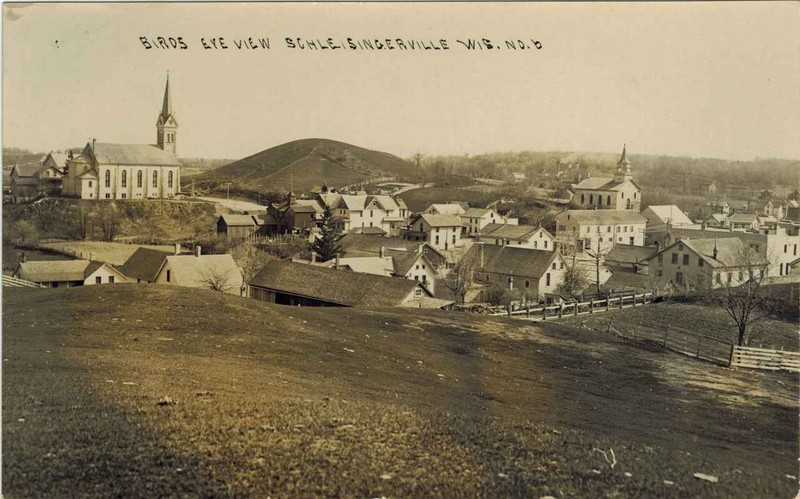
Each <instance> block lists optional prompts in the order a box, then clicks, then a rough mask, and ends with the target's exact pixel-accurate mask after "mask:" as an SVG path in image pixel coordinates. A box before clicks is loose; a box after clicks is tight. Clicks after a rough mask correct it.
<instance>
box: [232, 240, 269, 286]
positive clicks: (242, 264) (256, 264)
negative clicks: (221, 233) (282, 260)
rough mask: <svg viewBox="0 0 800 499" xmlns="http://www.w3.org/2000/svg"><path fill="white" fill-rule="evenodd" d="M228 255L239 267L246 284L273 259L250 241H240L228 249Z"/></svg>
mask: <svg viewBox="0 0 800 499" xmlns="http://www.w3.org/2000/svg"><path fill="white" fill-rule="evenodd" d="M228 253H230V255H231V256H232V257H233V259H234V261H235V262H236V265H238V266H239V270H240V271H241V272H242V277H243V278H244V282H246V283H247V282H250V281H251V280H252V279H253V277H255V276H256V274H258V272H259V271H260V270H261V269H262V268H263V267H264V265H266V263H267V262H268V261H270V260H273V259H274V258H275V257H273V256H272V255H270V254H269V253H267V251H266V250H262V249H259V247H258V246H257V245H256V243H254V242H252V241H241V242H239V243H237V244H235V245H233V246H232V247H231V248H229V249H228Z"/></svg>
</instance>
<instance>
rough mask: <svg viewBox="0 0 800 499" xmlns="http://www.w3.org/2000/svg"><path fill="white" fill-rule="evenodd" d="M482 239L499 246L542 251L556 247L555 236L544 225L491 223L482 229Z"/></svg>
mask: <svg viewBox="0 0 800 499" xmlns="http://www.w3.org/2000/svg"><path fill="white" fill-rule="evenodd" d="M480 240H481V241H485V242H486V243H487V244H494V245H497V246H513V247H515V248H526V249H533V250H540V251H553V250H554V249H555V237H553V235H552V234H550V232H548V231H547V230H545V229H543V228H542V227H536V226H533V225H507V224H489V225H487V226H486V227H484V229H483V230H482V231H481V233H480Z"/></svg>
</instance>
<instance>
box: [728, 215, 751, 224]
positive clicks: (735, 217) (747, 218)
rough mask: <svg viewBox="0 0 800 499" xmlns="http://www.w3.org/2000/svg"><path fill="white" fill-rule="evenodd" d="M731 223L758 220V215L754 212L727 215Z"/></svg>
mask: <svg viewBox="0 0 800 499" xmlns="http://www.w3.org/2000/svg"><path fill="white" fill-rule="evenodd" d="M728 220H730V221H731V223H752V222H754V221H756V220H758V215H756V214H755V213H735V214H733V215H731V216H730V217H728Z"/></svg>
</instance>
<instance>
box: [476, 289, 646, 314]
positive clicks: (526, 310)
mask: <svg viewBox="0 0 800 499" xmlns="http://www.w3.org/2000/svg"><path fill="white" fill-rule="evenodd" d="M652 301H653V293H639V294H636V293H632V294H629V295H619V296H609V297H608V298H603V299H599V300H589V301H584V302H572V303H564V302H562V303H559V304H558V305H542V304H538V303H537V304H528V305H527V306H522V307H517V308H513V307H491V308H490V309H489V315H492V316H501V315H507V316H509V317H520V318H524V319H528V320H546V319H548V318H553V319H555V318H558V317H564V316H574V315H583V314H593V313H597V312H606V311H609V310H619V309H621V308H628V307H637V306H640V305H646V304H648V303H651V302H652Z"/></svg>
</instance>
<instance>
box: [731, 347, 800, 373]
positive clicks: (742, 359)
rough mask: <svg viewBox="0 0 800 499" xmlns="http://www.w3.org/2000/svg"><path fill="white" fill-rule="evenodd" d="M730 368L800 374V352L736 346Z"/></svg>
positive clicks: (732, 351)
mask: <svg viewBox="0 0 800 499" xmlns="http://www.w3.org/2000/svg"><path fill="white" fill-rule="evenodd" d="M730 366H731V367H747V368H750V369H767V370H769V371H791V372H793V373H800V352H787V351H784V350H769V349H766V348H753V347H740V346H736V345H734V346H732V347H731V357H730Z"/></svg>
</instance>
